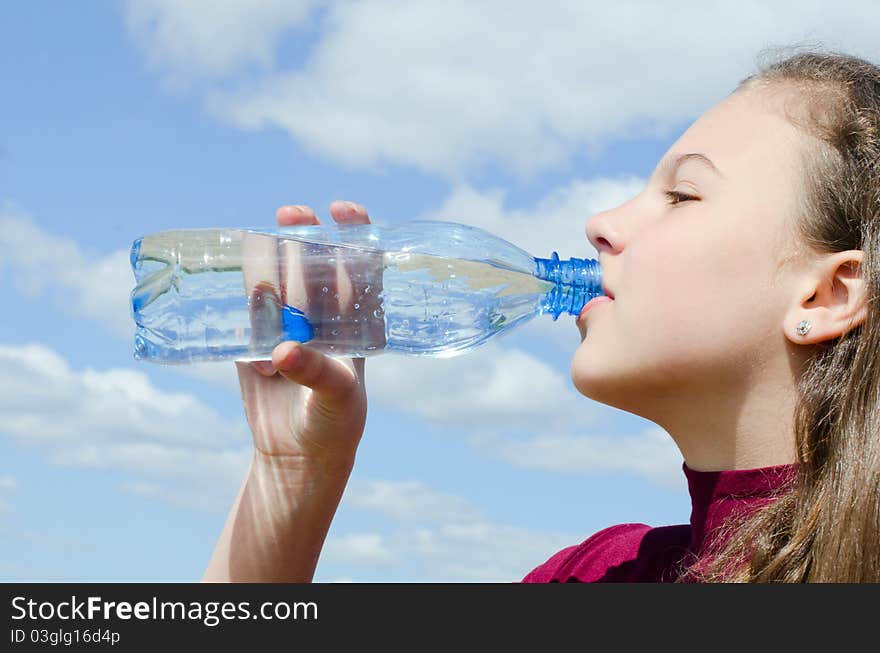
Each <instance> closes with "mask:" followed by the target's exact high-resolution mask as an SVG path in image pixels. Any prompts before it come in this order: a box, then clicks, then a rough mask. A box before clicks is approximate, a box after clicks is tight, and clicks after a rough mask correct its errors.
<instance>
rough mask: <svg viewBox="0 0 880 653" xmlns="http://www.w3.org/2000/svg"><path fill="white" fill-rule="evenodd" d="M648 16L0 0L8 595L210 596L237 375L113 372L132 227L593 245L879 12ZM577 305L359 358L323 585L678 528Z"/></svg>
mask: <svg viewBox="0 0 880 653" xmlns="http://www.w3.org/2000/svg"><path fill="white" fill-rule="evenodd" d="M637 4H638V3H627V2H620V3H579V2H578V3H575V2H572V3H549V4H548V3H540V4H539V3H514V5H513V6H512V5H511V3H504V2H487V3H466V2H448V3H422V2H407V3H399V2H390V1H387V0H366V1H364V2H319V1H308V0H299V1H288V2H280V1H279V2H269V1H267V2H262V3H246V2H236V1H230V2H226V3H212V2H188V3H180V2H172V1H170V0H169V1H162V0H132V1H131V2H119V3H117V2H110V1H109V0H108V1H98V0H95V1H92V2H81V3H57V2H39V1H35V2H20V3H5V4H4V6H3V8H2V9H0V79H2V80H3V86H4V92H3V101H2V103H0V117H2V120H0V301H2V305H3V306H4V307H5V308H4V310H3V316H4V317H3V319H2V320H0V532H2V537H0V561H2V562H0V580H7V581H17V580H29V581H30V580H33V581H154V580H155V581H191V580H198V579H199V578H200V577H201V575H202V572H203V570H204V567H205V565H206V564H207V561H208V559H209V557H210V554H211V551H212V550H213V546H214V543H215V541H216V539H217V536H218V535H219V532H220V529H221V527H222V525H223V522H224V520H225V517H226V511H227V510H228V508H229V506H230V504H231V501H232V499H233V497H234V495H235V492H236V491H237V488H238V486H239V484H240V482H241V480H242V478H243V474H244V471H245V469H246V465H247V460H248V455H249V451H250V434H249V432H248V430H247V425H246V423H245V421H244V413H243V409H242V406H241V401H240V397H239V395H238V390H237V383H236V379H235V374H234V367H233V365H232V364H231V363H219V364H212V365H207V366H194V367H192V368H165V367H161V366H157V365H151V364H147V363H137V362H135V361H134V360H133V358H132V353H131V352H132V342H131V338H132V324H131V321H130V318H129V313H128V304H127V301H128V292H129V291H130V289H131V287H132V285H133V280H132V277H131V272H130V270H129V269H128V260H127V251H128V248H129V246H130V244H131V242H132V241H133V240H134V239H136V238H138V237H140V236H142V235H145V234H148V233H151V232H154V231H159V230H162V229H167V228H173V227H209V226H247V227H267V226H269V227H270V226H272V225H273V224H274V212H275V208H276V207H277V206H279V205H281V204H285V203H302V204H309V205H311V206H313V207H315V209H316V210H317V211H318V213H319V216H321V217H322V219H324V218H327V219H329V217H328V216H327V206H328V205H329V203H330V202H331V201H332V200H334V199H349V200H354V201H357V202H359V203H361V204H364V205H365V206H367V207H368V208H369V210H370V212H371V215H372V219H373V221H374V222H376V223H379V224H393V223H399V222H403V221H407V220H410V219H417V218H425V217H430V218H435V219H447V220H453V221H458V222H464V223H468V224H474V225H477V226H481V227H483V228H486V229H488V230H490V231H492V232H494V233H497V234H498V235H501V236H502V237H505V238H508V239H509V240H511V241H512V242H514V243H516V244H517V245H519V246H520V247H522V248H524V249H526V250H527V251H530V252H532V253H533V254H535V255H537V256H546V255H548V254H549V253H550V251H552V250H553V249H556V250H557V251H559V253H560V255H562V256H579V257H592V256H593V255H594V254H595V250H593V249H592V247H591V246H590V244H589V243H588V242H587V241H586V239H585V237H584V234H583V227H584V222H585V221H586V219H587V218H589V216H590V215H592V214H594V213H595V212H597V211H600V210H603V209H606V208H610V207H611V206H615V205H616V204H618V203H620V202H622V201H624V200H626V199H628V198H629V197H630V196H632V195H633V194H634V193H637V192H639V190H640V189H641V186H642V184H643V183H644V179H645V178H646V176H647V175H648V174H649V173H650V171H651V170H652V169H653V167H654V165H655V164H656V163H657V161H658V160H659V159H660V157H661V156H662V155H663V153H664V152H665V151H666V149H667V148H668V147H669V146H670V145H671V144H672V143H673V142H674V141H675V139H676V138H677V137H678V136H679V135H680V134H681V132H682V131H683V130H684V129H686V128H687V126H688V125H689V124H690V123H691V122H692V121H693V119H694V118H696V117H697V116H698V115H699V114H700V113H701V112H703V111H705V110H706V109H707V108H708V107H710V106H711V105H712V104H714V103H715V102H717V101H718V100H720V99H721V98H722V97H723V96H724V95H725V94H726V93H727V92H729V90H730V89H731V88H732V87H733V86H734V85H735V83H736V82H737V81H738V80H739V79H740V78H741V77H743V76H745V75H746V74H748V73H749V72H751V70H752V67H753V65H754V63H755V58H756V56H757V55H758V53H759V51H760V50H761V49H762V48H764V47H767V46H773V45H786V44H789V43H792V42H796V41H803V40H810V41H818V42H821V43H822V44H824V45H826V46H828V47H839V48H841V49H845V50H847V51H849V52H853V53H855V54H859V55H861V56H866V57H869V58H870V57H874V58H876V56H877V54H878V50H877V47H876V46H875V45H874V40H875V37H874V34H873V33H872V30H871V29H870V26H871V25H876V24H877V18H880V17H878V16H876V15H874V14H876V13H878V10H877V9H876V8H873V7H871V6H870V5H869V4H868V3H860V2H851V3H834V4H832V3H825V2H813V3H794V2H791V3H777V4H775V5H774V7H776V8H775V9H772V10H770V9H767V8H764V7H762V6H761V5H759V4H757V3H741V2H739V3H732V2H731V3H705V2H699V3H697V2H682V3H679V6H678V8H677V9H676V11H675V12H672V10H671V9H669V8H668V7H666V5H665V3H662V4H661V3H654V4H651V3H648V4H644V5H642V6H641V7H636V6H635V5H637ZM477 5H478V6H477ZM612 5H613V6H612ZM832 6H833V7H837V9H835V10H832ZM664 7H666V8H664ZM841 7H842V9H841ZM670 12H672V13H674V14H675V15H671V13H670ZM868 14H870V15H868ZM573 320H574V318H568V319H566V318H564V317H563V318H560V320H559V321H558V322H553V321H552V319H551V318H549V317H545V318H538V319H536V320H535V321H533V323H530V324H529V325H526V326H524V327H522V328H521V329H520V330H519V331H517V332H516V333H513V334H510V335H509V336H507V337H506V338H504V339H503V340H502V341H499V342H496V343H493V344H491V345H488V346H486V347H484V348H481V349H479V350H476V351H474V352H471V353H469V354H467V355H464V356H460V357H457V358H454V359H448V360H422V359H418V360H417V359H407V358H406V357H396V356H390V355H389V356H380V357H376V358H373V359H370V360H368V361H367V374H366V377H367V388H368V396H369V401H370V412H369V416H368V421H367V427H366V432H365V436H364V439H363V441H362V444H361V448H360V450H359V454H358V459H357V463H356V466H355V470H354V473H353V476H352V481H351V484H350V486H349V488H348V490H347V492H346V495H345V497H344V499H343V502H342V505H341V506H340V509H339V512H338V513H337V517H336V519H335V521H334V523H333V526H332V528H331V531H330V534H329V536H328V539H327V545H326V547H325V551H324V555H323V556H322V559H321V561H320V563H319V566H318V571H317V573H316V579H317V580H322V581H384V580H388V581H398V580H399V581H435V580H438V581H446V580H451V581H454V580H465V581H485V580H501V581H504V580H518V579H520V578H521V577H522V576H523V575H525V573H527V572H528V571H529V570H531V569H532V568H533V567H534V566H536V565H538V564H540V563H541V562H543V561H544V560H545V559H546V558H548V557H549V556H550V555H551V554H552V553H554V552H555V551H556V550H558V549H559V548H561V547H562V546H565V545H567V544H573V543H576V542H579V541H581V540H583V539H584V538H586V537H587V536H589V535H590V534H592V533H593V532H595V531H596V530H599V529H600V528H603V527H605V526H608V525H611V524H614V523H620V522H628V521H638V522H645V523H650V524H656V525H661V524H672V523H682V522H686V521H687V520H688V518H689V513H690V505H689V500H688V496H687V491H686V485H685V482H684V477H683V475H682V474H681V468H680V467H681V458H680V455H679V454H678V451H677V449H675V447H674V445H673V444H672V443H671V441H670V440H669V438H668V436H667V435H666V434H665V433H663V432H662V431H661V430H660V429H659V428H658V427H656V426H655V425H653V424H651V423H650V422H647V421H645V420H643V419H641V418H639V417H636V416H634V415H631V414H627V413H623V412H621V411H619V410H616V409H613V408H609V407H607V406H603V405H601V404H597V403H596V402H593V401H591V400H589V399H586V398H584V397H583V396H581V395H579V394H578V393H577V391H576V390H575V389H574V387H573V386H572V384H571V382H570V380H569V371H568V370H569V360H570V357H571V355H572V353H573V352H574V349H575V347H576V346H577V344H578V342H579V335H578V333H577V329H576V327H575V325H574V321H573ZM413 379H418V383H414V382H413Z"/></svg>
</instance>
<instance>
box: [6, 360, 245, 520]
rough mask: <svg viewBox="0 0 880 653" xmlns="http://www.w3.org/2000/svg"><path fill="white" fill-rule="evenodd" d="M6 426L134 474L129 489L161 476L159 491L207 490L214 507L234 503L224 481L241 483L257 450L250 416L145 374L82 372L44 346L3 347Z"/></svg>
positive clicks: (63, 459) (69, 455) (57, 458)
mask: <svg viewBox="0 0 880 653" xmlns="http://www.w3.org/2000/svg"><path fill="white" fill-rule="evenodd" d="M0 434H2V435H5V436H7V437H11V438H13V439H14V440H15V441H16V442H18V443H19V444H21V445H23V446H28V447H36V448H39V449H41V450H43V451H44V452H45V454H46V456H47V457H48V458H49V460H50V461H52V462H55V463H58V464H63V465H73V466H77V467H86V468H98V469H116V470H124V471H126V472H129V473H131V474H132V475H133V476H134V477H135V478H134V480H133V481H132V483H134V485H129V486H126V489H128V490H131V491H135V492H137V493H139V494H141V495H145V494H149V492H148V491H147V489H148V488H149V487H153V488H155V487H157V486H156V485H155V484H156V483H160V484H161V485H162V486H164V487H165V492H166V494H164V495H162V497H160V498H168V497H170V496H172V495H174V494H175V493H179V494H180V498H179V501H178V502H179V503H189V504H190V505H192V503H193V501H194V499H193V493H195V494H196V495H197V494H198V493H203V497H204V501H203V502H202V505H207V504H209V503H210V504H211V505H212V506H213V507H215V508H220V507H222V506H224V505H226V506H227V507H228V501H229V500H231V497H230V496H227V491H226V490H223V491H222V492H218V488H230V489H234V488H236V487H237V485H238V483H239V482H240V481H241V479H242V477H243V474H244V471H245V470H246V468H247V463H248V461H249V459H250V451H251V448H250V435H249V432H248V430H247V426H246V424H245V422H244V419H243V418H242V419H239V420H235V421H230V420H229V419H226V418H224V417H221V416H219V415H218V414H217V413H216V412H215V411H214V410H213V409H211V408H209V407H208V406H206V405H205V404H203V403H202V402H201V401H200V400H198V399H196V398H195V397H193V396H191V395H187V394H182V393H169V392H164V391H162V390H159V389H157V388H156V387H154V386H153V385H152V384H151V383H150V381H149V380H148V379H147V377H146V376H145V375H144V374H143V373H141V372H136V371H132V370H126V369H110V370H104V371H97V370H93V369H84V370H74V369H72V368H71V367H70V365H69V364H68V362H67V361H66V360H65V359H64V358H63V357H61V356H60V355H59V354H58V353H57V352H55V351H53V350H51V349H49V348H48V347H45V346H43V345H27V346H23V347H8V346H0ZM151 483H152V484H154V485H152V486H151V485H149V484H151ZM169 483H170V484H171V485H168V484H169ZM138 484H140V485H138ZM145 484H146V485H145ZM218 494H222V495H223V496H218ZM153 495H154V496H158V495H156V493H155V492H154V493H153Z"/></svg>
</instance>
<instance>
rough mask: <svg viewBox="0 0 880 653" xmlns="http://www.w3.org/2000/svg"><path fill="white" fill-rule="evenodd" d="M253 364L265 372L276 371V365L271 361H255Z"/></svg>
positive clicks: (272, 372) (271, 372)
mask: <svg viewBox="0 0 880 653" xmlns="http://www.w3.org/2000/svg"><path fill="white" fill-rule="evenodd" d="M253 365H254V366H255V367H256V368H257V369H259V371H260V372H262V373H263V374H267V375H268V374H274V373H275V366H274V365H272V363H271V361H254V362H253Z"/></svg>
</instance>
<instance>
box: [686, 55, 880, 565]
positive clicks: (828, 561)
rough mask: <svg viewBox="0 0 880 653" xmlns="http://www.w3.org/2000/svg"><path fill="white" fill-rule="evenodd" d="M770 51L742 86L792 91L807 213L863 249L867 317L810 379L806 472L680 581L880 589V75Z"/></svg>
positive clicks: (809, 227) (801, 418) (821, 236)
mask: <svg viewBox="0 0 880 653" xmlns="http://www.w3.org/2000/svg"><path fill="white" fill-rule="evenodd" d="M783 55H784V58H782V56H781V55H780V53H779V52H775V53H774V52H770V53H769V55H768V53H765V56H770V57H773V59H772V60H769V61H765V62H764V63H761V64H759V66H758V72H756V73H755V74H753V75H751V76H749V77H747V78H745V79H744V80H742V82H740V84H739V86H738V87H737V89H736V90H735V91H734V92H736V91H739V90H747V89H754V88H763V89H768V90H783V91H784V92H785V93H788V94H789V95H788V96H787V97H789V98H790V99H792V100H793V101H792V102H791V103H790V104H789V105H787V106H788V107H796V108H797V110H796V111H792V112H789V111H788V110H786V117H787V118H788V119H789V120H791V121H792V124H795V126H797V127H799V128H800V129H802V130H804V132H805V134H806V135H809V136H811V137H812V138H805V139H804V148H803V154H804V157H803V162H802V163H803V166H802V169H803V172H804V178H803V181H804V183H803V187H804V196H803V198H802V205H801V207H800V214H799V215H797V216H794V218H795V219H794V224H795V225H796V228H797V230H798V233H799V235H800V237H801V239H802V242H803V243H805V244H806V245H807V246H809V247H812V248H813V249H814V250H815V251H817V252H822V253H833V252H841V251H847V250H856V249H857V250H862V251H863V252H864V260H863V263H862V266H861V270H860V272H861V277H862V279H863V280H864V282H865V284H866V301H867V316H866V318H865V320H864V322H862V323H861V324H860V325H856V326H854V327H853V328H851V329H850V330H849V331H847V332H846V333H844V334H842V335H840V336H839V337H837V338H835V339H834V340H832V341H826V342H823V343H820V344H818V345H815V346H814V351H813V352H811V355H810V357H809V359H808V361H807V363H806V364H805V366H804V368H803V369H802V371H801V373H800V375H799V377H798V394H799V396H798V399H797V404H796V407H795V410H794V436H795V441H796V447H797V458H798V460H797V463H798V465H797V474H796V475H795V476H794V477H793V479H792V482H791V483H790V484H789V485H787V486H786V487H784V488H782V489H781V492H780V494H779V496H778V498H777V499H775V500H774V501H772V502H771V503H770V504H769V505H767V506H766V507H764V508H762V509H760V510H758V511H756V512H753V513H752V514H751V515H750V516H747V517H745V518H744V519H743V520H741V521H740V522H739V523H737V522H736V521H732V520H731V521H730V522H729V523H728V524H726V525H725V527H724V528H725V530H726V531H727V532H726V533H725V534H723V535H722V537H720V538H718V540H717V541H719V542H721V543H722V548H721V549H720V550H716V551H711V552H708V554H707V555H706V556H705V557H704V558H703V559H702V560H700V561H698V562H697V563H696V564H694V565H692V566H691V567H690V568H689V569H687V570H685V571H684V572H683V575H682V576H681V577H680V580H685V579H688V580H701V581H732V582H880V306H878V302H877V297H878V295H880V67H878V66H876V65H874V64H872V63H870V62H868V61H865V60H863V59H859V58H857V57H853V56H849V55H846V54H841V53H836V52H823V51H821V50H819V49H816V48H812V49H811V50H810V51H807V52H801V53H797V54H791V50H790V49H788V50H787V51H786V52H784V53H783Z"/></svg>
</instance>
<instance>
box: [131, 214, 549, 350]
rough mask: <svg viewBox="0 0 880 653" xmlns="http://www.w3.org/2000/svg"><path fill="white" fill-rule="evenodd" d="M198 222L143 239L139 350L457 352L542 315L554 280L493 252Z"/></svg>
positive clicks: (135, 306) (137, 254) (138, 250)
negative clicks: (457, 253) (451, 253)
mask: <svg viewBox="0 0 880 653" xmlns="http://www.w3.org/2000/svg"><path fill="white" fill-rule="evenodd" d="M200 231H202V232H203V233H201V234H198V235H196V236H194V235H193V234H192V232H163V234H161V238H153V237H146V238H144V239H141V240H140V241H138V242H137V243H136V244H135V246H134V247H133V249H132V265H133V268H134V270H135V277H136V279H137V282H138V283H137V286H136V287H135V289H134V291H133V292H132V312H133V316H134V318H135V321H136V324H137V330H136V335H135V357H136V358H141V359H150V360H155V361H159V362H166V363H180V362H189V361H192V360H221V359H230V358H234V359H237V360H265V359H268V358H271V352H272V349H273V348H274V347H275V345H277V344H278V343H280V342H282V341H284V340H297V341H300V342H306V343H308V344H309V345H310V346H313V347H315V348H316V349H319V350H321V351H324V352H325V353H328V354H330V355H336V356H369V355H372V354H376V353H380V352H382V351H398V352H403V353H408V354H416V355H426V356H451V355H455V354H458V353H461V352H463V351H466V350H469V349H472V348H474V347H476V346H479V345H480V344H481V343H483V342H484V341H485V340H486V339H487V338H489V337H490V336H492V335H495V334H496V333H497V332H499V331H501V330H506V329H508V328H511V327H513V326H515V325H516V324H518V323H520V322H521V321H523V320H526V319H529V318H530V317H532V316H534V314H535V312H536V310H538V307H539V306H540V303H541V299H542V298H543V297H544V296H545V295H546V293H548V292H549V291H550V290H551V289H552V288H553V287H554V285H553V284H552V283H550V282H548V281H544V280H541V279H539V278H537V277H536V276H534V275H533V274H530V273H528V272H524V271H521V270H512V269H510V268H508V267H504V266H503V265H501V264H499V263H498V262H495V261H473V260H464V259H456V258H451V257H441V256H433V255H428V254H421V253H411V252H405V251H396V252H380V251H377V250H368V249H363V248H354V247H349V246H344V245H327V244H318V243H309V242H301V241H297V240H295V239H292V238H289V237H282V236H277V235H267V234H255V233H248V232H240V231H233V230H200ZM208 232H211V233H208ZM175 234H176V235H175Z"/></svg>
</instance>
